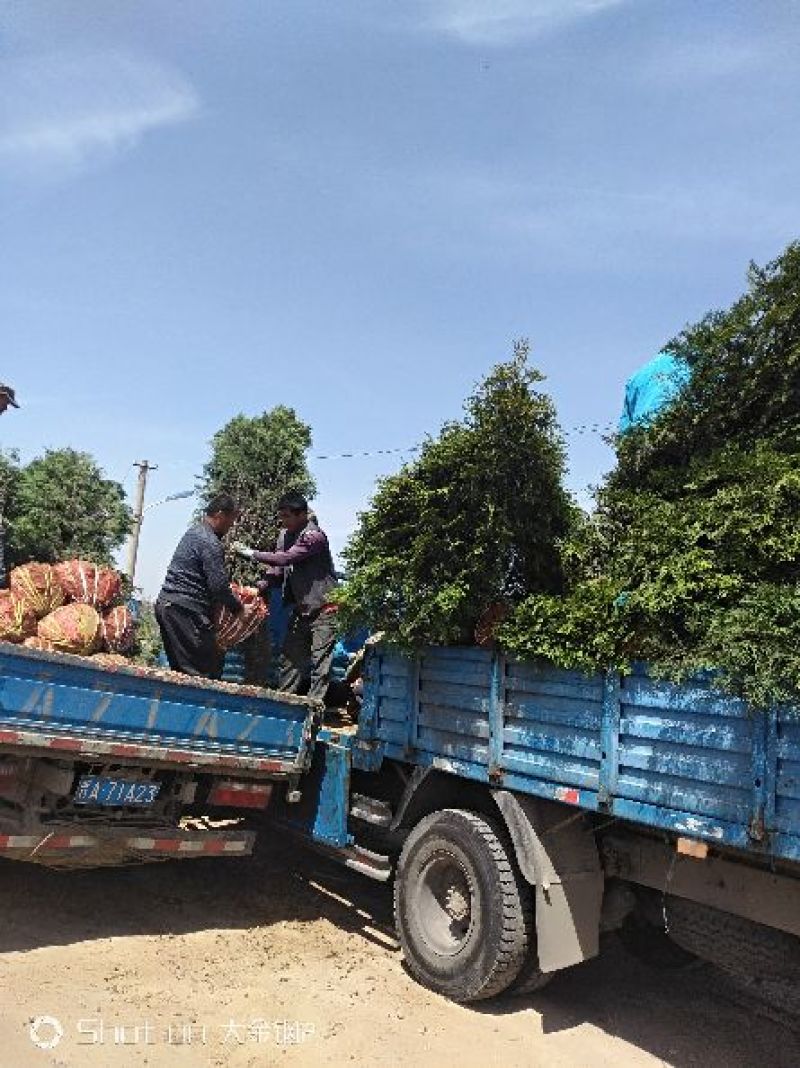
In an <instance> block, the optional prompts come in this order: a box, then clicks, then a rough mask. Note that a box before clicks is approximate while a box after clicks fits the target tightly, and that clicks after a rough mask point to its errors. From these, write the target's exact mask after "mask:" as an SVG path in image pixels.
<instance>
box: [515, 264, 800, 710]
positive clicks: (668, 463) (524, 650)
mask: <svg viewBox="0 0 800 1068" xmlns="http://www.w3.org/2000/svg"><path fill="white" fill-rule="evenodd" d="M749 283H750V285H749V289H748V292H747V293H746V294H745V295H744V296H743V297H742V298H741V299H739V300H738V301H736V302H735V303H734V305H733V306H732V307H731V308H730V309H729V310H728V311H724V312H714V313H712V314H710V315H707V316H706V317H705V318H704V319H703V320H702V321H701V322H699V323H698V324H696V325H694V326H691V327H689V328H687V329H686V330H685V331H684V332H683V333H682V334H681V335H680V336H679V337H678V338H677V339H675V341H673V342H672V343H671V344H670V345H669V346H668V350H669V351H671V352H673V353H675V354H677V355H679V356H682V357H683V358H684V359H685V360H686V361H687V362H688V364H689V366H690V367H691V370H692V375H691V379H690V381H689V383H688V384H687V385H686V386H685V387H684V389H683V390H682V391H681V393H680V394H679V395H678V397H677V398H676V399H675V401H674V402H673V403H672V404H671V405H670V406H669V407H668V408H666V409H665V410H664V411H663V412H662V413H661V414H660V415H659V416H658V417H657V418H656V419H655V420H654V421H653V423H652V424H651V425H650V426H646V427H641V428H639V429H636V430H633V431H631V432H630V433H627V434H625V435H624V436H622V437H621V438H620V439H619V440H618V442H617V457H618V462H617V466H616V468H615V469H614V470H613V471H612V472H611V474H610V475H609V476H608V478H607V479H606V481H605V483H604V485H603V486H602V487H601V489H600V491H599V493H598V508H597V511H596V513H595V514H594V516H593V517H592V518H591V519H590V520H588V521H587V522H586V523H585V524H584V525H583V526H582V528H581V529H580V531H579V534H578V535H577V536H576V537H573V538H572V539H571V541H570V543H569V545H568V546H567V548H566V550H565V560H566V563H567V567H568V572H569V593H568V595H567V596H566V597H563V598H552V597H541V596H532V597H531V598H529V599H528V600H527V601H526V602H525V603H524V604H523V605H522V606H521V607H520V608H519V609H518V611H517V613H516V615H515V617H514V618H513V619H512V620H510V621H509V622H508V623H507V624H506V625H505V626H504V627H503V628H502V629H501V631H500V637H501V640H502V641H503V642H504V643H505V645H506V647H507V648H508V649H509V650H510V651H512V652H514V653H516V654H518V655H523V656H544V657H547V658H548V659H551V660H555V661H556V662H557V663H559V664H561V665H562V666H565V667H580V668H601V667H606V666H616V667H619V668H622V669H625V668H627V667H628V666H629V665H630V662H631V660H633V659H646V660H650V661H651V662H652V663H653V664H654V666H655V669H656V671H657V672H659V673H661V674H662V675H665V676H667V677H669V678H673V679H678V680H679V679H682V678H685V677H687V676H689V675H691V674H694V673H697V672H702V671H712V672H714V673H715V675H716V678H717V679H718V680H719V681H720V682H721V683H722V685H724V686H725V687H726V688H728V689H729V690H732V691H733V692H735V693H739V694H741V695H743V696H745V697H746V698H748V699H749V700H751V701H753V702H754V703H756V704H759V705H765V704H768V703H770V702H773V701H779V700H794V701H796V700H800V244H798V243H795V244H792V245H790V246H789V247H788V248H787V250H786V251H785V253H784V254H783V255H782V256H781V257H780V258H779V259H777V260H775V261H774V262H773V263H770V264H768V265H767V266H766V267H765V268H757V267H755V266H751V269H750V274H749Z"/></svg>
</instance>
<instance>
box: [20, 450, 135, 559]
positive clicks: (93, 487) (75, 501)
mask: <svg viewBox="0 0 800 1068" xmlns="http://www.w3.org/2000/svg"><path fill="white" fill-rule="evenodd" d="M2 477H3V472H2V471H1V470H0V478H2ZM11 482H12V491H11V495H10V499H9V504H8V507H7V511H6V526H7V530H8V554H9V557H10V558H11V560H12V562H13V563H22V562H24V561H26V560H41V561H44V562H48V561H53V560H61V559H66V558H69V557H73V556H81V557H85V558H86V559H89V560H93V561H95V562H96V563H110V562H111V558H112V554H113V552H114V550H115V549H117V548H119V546H120V545H122V543H123V541H124V540H125V538H126V536H127V534H128V531H129V530H130V523H131V513H130V509H129V508H128V506H127V504H126V503H125V492H124V490H123V488H122V486H121V485H120V484H119V483H118V482H114V481H112V480H110V479H107V478H104V477H103V472H102V471H101V470H100V468H99V467H98V466H97V464H96V463H95V461H94V460H93V459H92V457H91V456H90V455H89V454H88V453H85V452H76V451H75V450H74V449H49V450H48V451H47V452H45V454H44V456H41V457H38V458H37V459H35V460H32V461H31V463H29V464H27V465H26V466H25V467H23V468H21V470H19V471H18V472H17V473H13V472H12V474H11Z"/></svg>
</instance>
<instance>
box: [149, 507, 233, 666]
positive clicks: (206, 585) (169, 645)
mask: <svg viewBox="0 0 800 1068" xmlns="http://www.w3.org/2000/svg"><path fill="white" fill-rule="evenodd" d="M236 516H237V510H236V504H235V502H234V500H233V498H232V497H231V496H229V495H228V494H227V493H220V494H217V496H216V497H212V498H211V500H210V501H209V502H208V505H207V506H206V512H205V516H204V518H203V519H202V520H201V521H200V522H199V523H195V525H194V526H193V527H191V528H190V529H189V530H187V531H186V533H185V534H184V535H183V537H182V538H181V540H180V542H179V544H178V547H177V549H176V550H175V553H174V555H173V557H172V560H171V561H170V565H169V567H168V569H167V575H166V578H165V579H164V585H163V586H162V587H161V592H160V593H159V595H158V600H157V601H156V619H157V620H158V625H159V628H160V629H161V637H162V640H163V643H164V652H165V653H166V654H167V660H168V661H169V666H170V667H171V668H172V670H173V671H180V672H183V674H184V675H201V676H204V677H205V678H209V679H217V678H219V677H220V675H221V674H222V665H223V660H224V657H223V654H222V653H221V652H220V650H219V649H218V647H217V641H216V636H215V633H214V623H213V613H214V608H215V607H216V606H217V605H224V606H225V607H226V608H229V609H230V611H231V612H233V613H234V614H235V615H238V614H239V613H240V612H246V611H248V610H247V609H246V608H245V607H244V606H243V605H242V602H241V601H240V600H239V598H238V597H237V596H236V594H235V593H234V592H233V590H232V589H231V583H230V579H229V578H228V572H227V571H226V569H225V552H224V549H223V547H222V540H221V539H222V538H224V537H225V535H226V534H227V533H228V531H229V530H230V529H231V527H232V526H233V524H234V523H235V522H236Z"/></svg>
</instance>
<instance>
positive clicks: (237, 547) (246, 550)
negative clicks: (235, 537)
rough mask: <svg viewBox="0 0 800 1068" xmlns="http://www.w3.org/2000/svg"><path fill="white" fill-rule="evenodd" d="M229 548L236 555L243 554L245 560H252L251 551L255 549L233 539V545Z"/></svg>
mask: <svg viewBox="0 0 800 1068" xmlns="http://www.w3.org/2000/svg"><path fill="white" fill-rule="evenodd" d="M231 549H232V550H233V552H235V553H236V554H237V555H238V556H244V557H245V558H246V559H247V560H252V559H253V553H254V552H255V549H251V548H250V546H249V545H244V544H243V543H242V542H240V541H235V542H234V543H233V545H231Z"/></svg>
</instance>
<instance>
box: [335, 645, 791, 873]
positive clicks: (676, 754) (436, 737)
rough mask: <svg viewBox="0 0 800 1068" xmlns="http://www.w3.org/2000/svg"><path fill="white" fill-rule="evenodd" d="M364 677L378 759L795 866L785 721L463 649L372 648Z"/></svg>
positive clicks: (704, 695) (693, 688)
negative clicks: (406, 652) (415, 652)
mask: <svg viewBox="0 0 800 1068" xmlns="http://www.w3.org/2000/svg"><path fill="white" fill-rule="evenodd" d="M366 678H367V682H366V689H365V699H364V708H363V711H362V717H361V723H360V728H359V738H360V740H361V741H362V743H366V742H371V741H375V742H378V743H380V745H381V747H382V751H383V753H384V755H385V756H387V757H391V758H394V759H396V760H402V761H408V762H410V763H413V764H419V765H430V766H433V767H437V768H440V769H442V770H444V771H448V772H451V773H454V774H458V775H462V776H465V777H467V778H471V779H476V780H478V781H483V782H487V783H492V784H495V785H500V784H502V785H503V786H505V787H506V788H509V789H514V790H519V791H521V792H523V793H530V794H535V795H538V796H541V797H546V798H552V799H555V800H559V801H566V802H569V803H571V804H575V805H579V806H581V807H583V808H587V809H590V810H596V811H600V812H603V813H606V814H608V816H609V817H612V816H614V817H620V818H622V819H626V820H632V821H635V822H638V823H644V824H647V825H649V826H651V827H655V828H661V829H664V830H670V831H674V832H676V833H679V834H684V835H689V836H691V837H696V838H704V839H707V840H710V841H712V842H718V843H720V844H726V845H729V846H732V847H734V848H737V849H742V850H746V851H748V852H752V853H758V854H760V855H764V854H766V855H768V856H774V857H782V858H784V859H788V860H800V712H799V711H798V710H796V709H790V708H783V709H774V710H771V711H769V712H766V713H765V712H756V711H754V710H752V709H749V708H748V707H747V706H746V705H745V704H744V703H743V702H742V701H740V700H737V699H736V698H733V697H728V696H725V695H723V694H721V693H719V692H716V691H714V690H712V689H711V688H710V686H708V685H704V684H703V683H700V682H698V683H693V684H691V685H689V684H687V685H682V686H676V685H671V684H668V683H664V682H658V681H656V680H653V679H652V678H650V677H649V676H648V674H647V672H646V669H645V668H644V667H642V668H639V669H638V670H637V671H636V672H635V673H634V674H631V675H627V676H623V677H620V676H619V675H617V674H615V673H613V674H608V675H602V674H597V675H592V676H587V675H582V674H580V673H578V672H571V671H563V670H561V669H558V668H554V667H549V666H547V665H542V664H532V663H520V662H515V661H513V660H506V659H505V658H504V657H502V656H500V655H497V654H493V653H491V652H489V651H486V650H482V649H475V648H469V649H466V648H465V649H461V648H458V649H428V650H426V651H424V652H422V653H421V654H420V655H419V656H417V657H414V658H410V657H405V656H402V655H399V654H397V653H395V652H392V651H390V650H386V649H382V648H380V647H379V648H378V649H376V650H375V651H373V652H372V654H371V656H370V659H369V661H368V665H367V676H366ZM365 752H366V750H365ZM354 763H355V765H356V766H358V764H359V750H358V749H355V750H354Z"/></svg>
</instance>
